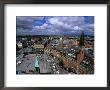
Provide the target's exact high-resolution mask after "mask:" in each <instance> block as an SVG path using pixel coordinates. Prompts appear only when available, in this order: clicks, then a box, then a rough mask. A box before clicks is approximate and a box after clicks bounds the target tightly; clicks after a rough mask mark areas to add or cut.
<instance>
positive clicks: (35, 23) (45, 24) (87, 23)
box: [16, 16, 94, 36]
mask: <svg viewBox="0 0 110 90" xmlns="http://www.w3.org/2000/svg"><path fill="white" fill-rule="evenodd" d="M82 31H83V32H84V34H85V35H93V36H94V16H17V17H16V35H17V36H19V35H21V36H22V35H80V33H81V32H82Z"/></svg>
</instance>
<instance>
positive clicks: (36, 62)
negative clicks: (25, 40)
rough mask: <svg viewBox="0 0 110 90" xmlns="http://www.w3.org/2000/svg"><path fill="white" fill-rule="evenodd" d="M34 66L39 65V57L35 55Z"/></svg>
mask: <svg viewBox="0 0 110 90" xmlns="http://www.w3.org/2000/svg"><path fill="white" fill-rule="evenodd" d="M35 67H40V66H39V58H38V57H36V60H35Z"/></svg>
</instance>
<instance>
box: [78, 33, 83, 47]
mask: <svg viewBox="0 0 110 90" xmlns="http://www.w3.org/2000/svg"><path fill="white" fill-rule="evenodd" d="M79 46H84V32H82V33H81V36H80V41H79Z"/></svg>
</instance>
